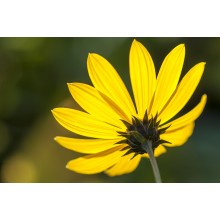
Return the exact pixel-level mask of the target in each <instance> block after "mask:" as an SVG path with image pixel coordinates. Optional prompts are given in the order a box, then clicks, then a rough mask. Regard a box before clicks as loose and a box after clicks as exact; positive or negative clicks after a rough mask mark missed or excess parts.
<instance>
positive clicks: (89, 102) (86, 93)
mask: <svg viewBox="0 0 220 220" xmlns="http://www.w3.org/2000/svg"><path fill="white" fill-rule="evenodd" d="M68 87H69V90H70V93H71V95H72V96H73V98H74V99H75V100H76V102H77V103H78V104H79V105H80V106H81V107H82V108H83V109H84V110H85V111H87V112H88V113H90V114H91V115H93V116H95V117H96V118H97V119H98V120H100V121H104V122H107V123H109V124H112V125H115V126H117V127H120V128H122V129H123V128H124V129H126V127H125V126H124V124H123V123H122V122H121V121H120V120H119V119H120V116H119V115H117V114H116V112H115V111H114V110H113V109H112V108H111V107H110V106H109V105H108V103H106V101H104V99H103V98H102V97H101V95H100V93H99V92H98V91H97V90H96V89H95V88H94V87H92V86H89V85H86V84H83V83H69V84H68Z"/></svg>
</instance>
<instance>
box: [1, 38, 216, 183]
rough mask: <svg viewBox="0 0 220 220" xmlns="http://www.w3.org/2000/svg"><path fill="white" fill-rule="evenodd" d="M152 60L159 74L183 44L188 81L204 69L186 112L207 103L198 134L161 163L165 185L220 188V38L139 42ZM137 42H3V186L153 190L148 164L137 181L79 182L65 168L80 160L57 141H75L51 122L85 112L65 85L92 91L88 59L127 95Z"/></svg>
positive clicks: (82, 178) (132, 177)
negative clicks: (116, 79)
mask: <svg viewBox="0 0 220 220" xmlns="http://www.w3.org/2000/svg"><path fill="white" fill-rule="evenodd" d="M137 39H138V40H139V41H140V42H142V43H143V44H144V45H145V46H146V47H147V48H148V50H149V52H150V53H151V55H152V57H153V60H154V62H155V66H156V70H157V71H158V70H159V67H160V65H161V62H162V61H163V59H164V57H165V56H166V55H167V53H168V52H169V51H170V50H171V49H172V48H174V47H175V46H176V45H177V44H179V43H185V45H186V59H185V63H184V68H183V72H182V75H184V74H185V73H186V72H187V71H188V70H189V69H190V68H191V67H192V66H193V65H195V64H196V63H198V62H201V61H205V62H206V63H207V64H206V69H205V73H204V76H203V78H202V80H201V82H200V84H199V86H198V88H197V90H196V92H195V94H194V95H193V97H192V98H191V100H190V102H189V103H188V104H187V106H186V108H185V111H187V110H189V109H190V108H192V107H193V106H195V105H196V104H197V103H198V102H199V100H200V97H201V95H202V94H204V93H206V94H208V103H207V106H206V108H205V111H204V112H203V114H202V116H201V117H200V118H199V119H198V120H197V122H196V127H195V132H194V134H193V136H192V137H191V138H190V139H189V141H188V142H187V143H186V144H185V145H184V146H182V147H178V148H169V149H168V152H167V153H166V154H164V155H162V156H160V157H159V158H158V164H159V167H160V170H161V175H162V179H163V181H164V182H220V159H219V158H220V141H219V134H220V126H219V124H220V115H219V110H220V62H219V61H220V38H137ZM132 40H133V38H0V162H1V165H0V167H1V170H0V181H1V182H154V178H153V174H152V170H151V166H150V163H149V161H148V160H147V159H146V160H142V161H141V164H140V166H139V167H138V168H137V170H136V171H135V172H133V173H131V174H127V175H123V176H118V177H113V178H112V177H108V176H106V175H105V174H103V173H102V174H97V175H81V174H76V173H74V172H71V171H69V170H67V169H66V168H65V165H66V163H67V162H68V160H71V159H73V158H76V157H78V156H79V154H78V153H75V152H71V151H69V150H67V149H64V148H62V147H60V146H59V145H58V144H57V143H55V141H54V140H53V138H54V137H55V136H56V135H64V136H72V137H73V136H74V134H72V133H70V132H68V131H66V130H65V129H64V128H62V127H61V126H60V125H59V124H58V123H57V122H56V121H55V119H54V118H53V116H52V114H51V111H50V110H51V109H53V108H55V107H61V106H67V107H73V108H79V106H78V105H77V103H75V102H74V100H73V99H72V98H71V95H70V93H69V92H68V89H67V85H66V83H67V82H83V83H89V84H91V82H90V79H89V77H88V73H87V68H86V60H87V55H88V53H89V52H95V53H98V54H100V55H102V56H104V57H105V58H106V59H107V60H108V61H110V62H111V63H112V65H113V66H114V67H115V68H116V69H117V70H118V72H119V74H120V75H121V77H122V78H123V80H124V81H125V83H126V85H127V87H128V88H129V91H131V86H130V82H129V64H128V56H129V50H130V45H131V43H132Z"/></svg>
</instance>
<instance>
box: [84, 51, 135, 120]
mask: <svg viewBox="0 0 220 220" xmlns="http://www.w3.org/2000/svg"><path fill="white" fill-rule="evenodd" d="M87 66H88V72H89V76H90V79H91V81H92V83H93V85H94V86H95V88H96V89H97V90H99V91H100V92H102V93H103V94H105V95H106V96H108V97H109V98H110V99H112V100H113V101H114V102H115V103H116V104H117V105H118V106H121V107H122V109H123V110H124V111H125V113H126V114H127V116H128V117H129V118H131V116H132V115H136V111H135V108H134V105H133V102H132V99H131V97H130V95H129V93H128V91H127V89H126V87H125V85H124V83H123V81H122V80H121V78H120V76H119V75H118V73H117V72H116V70H115V69H114V68H113V67H112V65H111V64H110V63H109V62H108V61H107V60H106V59H105V58H103V57H102V56H100V55H98V54H89V56H88V60H87Z"/></svg>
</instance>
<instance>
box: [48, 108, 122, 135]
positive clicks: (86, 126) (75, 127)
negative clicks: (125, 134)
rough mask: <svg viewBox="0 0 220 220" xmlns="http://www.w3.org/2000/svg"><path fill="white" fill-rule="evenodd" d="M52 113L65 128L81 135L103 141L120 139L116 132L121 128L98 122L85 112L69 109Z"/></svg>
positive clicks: (56, 110) (58, 109) (60, 109)
mask: <svg viewBox="0 0 220 220" xmlns="http://www.w3.org/2000/svg"><path fill="white" fill-rule="evenodd" d="M52 113H53V115H54V117H55V119H56V120H57V121H58V122H59V123H60V124H61V125H62V126H63V127H64V128H66V129H68V130H70V131H72V132H74V133H77V134H79V135H83V136H88V137H93V138H103V139H115V138H116V139H117V138H118V134H117V132H116V131H120V129H119V128H116V127H114V126H112V125H109V124H107V123H104V122H101V121H98V120H97V119H96V118H94V117H93V116H92V115H89V114H87V113H85V112H81V111H77V110H75V109H68V108H56V109H54V110H52ZM121 131H123V130H121Z"/></svg>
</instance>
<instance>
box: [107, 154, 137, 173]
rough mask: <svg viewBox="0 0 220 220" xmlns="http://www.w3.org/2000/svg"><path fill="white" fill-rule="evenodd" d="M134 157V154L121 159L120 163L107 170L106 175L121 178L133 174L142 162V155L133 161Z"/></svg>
mask: <svg viewBox="0 0 220 220" xmlns="http://www.w3.org/2000/svg"><path fill="white" fill-rule="evenodd" d="M133 155H134V153H132V154H129V155H126V156H123V157H121V159H120V160H119V161H118V163H116V164H115V165H114V166H113V167H111V168H109V169H108V170H106V171H105V173H106V174H108V175H109V176H119V175H122V174H126V173H131V172H133V171H134V170H135V169H136V168H137V166H138V164H139V162H140V160H141V155H137V156H135V157H134V158H133V159H132V160H131V158H132V156H133Z"/></svg>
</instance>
